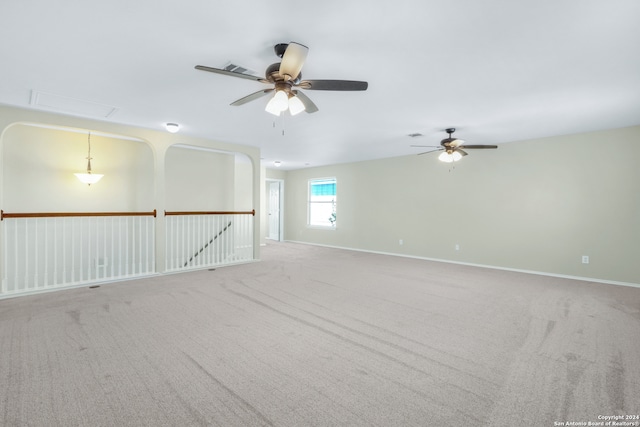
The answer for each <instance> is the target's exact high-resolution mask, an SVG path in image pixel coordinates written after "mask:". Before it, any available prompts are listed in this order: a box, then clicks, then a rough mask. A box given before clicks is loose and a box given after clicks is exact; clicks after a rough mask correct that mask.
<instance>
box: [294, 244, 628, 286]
mask: <svg viewBox="0 0 640 427" xmlns="http://www.w3.org/2000/svg"><path fill="white" fill-rule="evenodd" d="M285 241H286V242H290V243H299V244H302V245H310V246H322V247H325V248H333V249H344V250H347V251H355V252H367V253H372V254H379V255H390V256H397V257H402V258H413V259H421V260H425V261H434V262H446V263H448V264H458V265H468V266H471V267H480V268H490V269H493V270H504V271H513V272H516V273H526V274H535V275H538V276H548V277H559V278H562V279H570V280H580V281H583V282H594V283H604V284H607V285H617V286H630V287H632V288H640V283H631V282H618V281H615V280H603V279H596V278H593V277H581V276H570V275H566V274H557V273H548V272H545V271H535V270H522V269H519V268H509V267H500V266H496V265H486V264H474V263H470V262H460V261H453V260H448V259H440V258H428V257H422V256H415V255H406V254H397V253H393V252H382V251H371V250H367V249H358V248H348V247H343V246H332V245H323V244H320V243H310V242H300V241H297V240H285Z"/></svg>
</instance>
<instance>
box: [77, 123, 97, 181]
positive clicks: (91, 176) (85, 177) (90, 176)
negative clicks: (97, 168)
mask: <svg viewBox="0 0 640 427" xmlns="http://www.w3.org/2000/svg"><path fill="white" fill-rule="evenodd" d="M87 144H88V145H89V152H88V154H87V173H74V175H75V176H76V178H78V179H79V180H80V182H82V183H83V184H87V185H91V184H95V183H96V182H98V181H100V179H102V177H103V176H104V175H103V174H99V173H91V132H89V136H88V139H87Z"/></svg>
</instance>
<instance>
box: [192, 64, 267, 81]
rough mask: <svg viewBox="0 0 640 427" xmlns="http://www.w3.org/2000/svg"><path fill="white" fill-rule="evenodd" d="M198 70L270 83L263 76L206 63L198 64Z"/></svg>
mask: <svg viewBox="0 0 640 427" xmlns="http://www.w3.org/2000/svg"><path fill="white" fill-rule="evenodd" d="M195 68H196V70H202V71H208V72H210V73H216V74H222V75H224V76H232V77H240V78H241V79H247V80H254V81H257V82H262V83H269V82H268V81H267V80H265V79H263V78H262V77H256V76H252V75H249V74H242V73H234V72H233V71H227V70H222V69H220V68H213V67H207V66H204V65H196V67H195Z"/></svg>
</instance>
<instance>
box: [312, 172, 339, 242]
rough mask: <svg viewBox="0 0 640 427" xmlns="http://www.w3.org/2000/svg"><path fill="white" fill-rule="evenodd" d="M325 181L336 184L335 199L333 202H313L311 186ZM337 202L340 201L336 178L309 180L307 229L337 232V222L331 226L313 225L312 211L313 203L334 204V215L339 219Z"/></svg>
mask: <svg viewBox="0 0 640 427" xmlns="http://www.w3.org/2000/svg"><path fill="white" fill-rule="evenodd" d="M323 181H326V182H327V183H333V184H335V188H336V194H335V195H333V199H332V200H327V201H312V200H311V186H312V185H313V184H314V183H316V184H317V183H321V182H323ZM337 200H338V180H337V179H336V178H335V177H326V178H311V179H309V181H308V182H307V227H309V228H320V229H324V230H335V228H336V224H337V220H334V221H333V223H330V224H318V223H316V224H312V223H311V210H312V203H331V204H332V210H333V214H335V218H337Z"/></svg>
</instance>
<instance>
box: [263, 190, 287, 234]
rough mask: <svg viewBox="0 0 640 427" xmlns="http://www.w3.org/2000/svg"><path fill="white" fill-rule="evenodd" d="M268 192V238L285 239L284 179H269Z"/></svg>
mask: <svg viewBox="0 0 640 427" xmlns="http://www.w3.org/2000/svg"><path fill="white" fill-rule="evenodd" d="M267 194H268V197H267V213H268V218H267V230H268V232H267V239H269V240H277V241H282V240H284V226H283V215H282V206H283V202H282V201H283V196H284V181H282V180H267Z"/></svg>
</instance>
